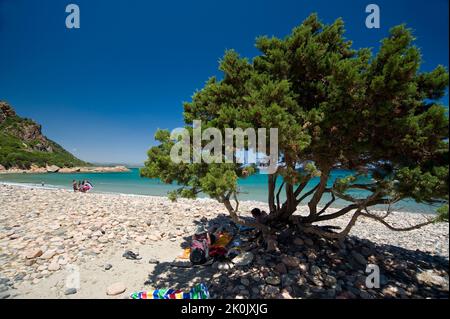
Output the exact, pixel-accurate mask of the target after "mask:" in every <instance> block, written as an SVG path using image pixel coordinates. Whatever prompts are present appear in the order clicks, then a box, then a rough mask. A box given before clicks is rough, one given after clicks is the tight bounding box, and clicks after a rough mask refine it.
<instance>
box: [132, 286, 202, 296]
mask: <svg viewBox="0 0 450 319" xmlns="http://www.w3.org/2000/svg"><path fill="white" fill-rule="evenodd" d="M130 298H131V299H209V291H208V288H207V287H206V285H205V284H203V283H202V284H198V285H196V286H195V287H193V288H191V290H190V291H189V292H183V291H182V290H179V289H177V290H175V289H156V290H153V291H140V292H135V293H132V294H131V295H130Z"/></svg>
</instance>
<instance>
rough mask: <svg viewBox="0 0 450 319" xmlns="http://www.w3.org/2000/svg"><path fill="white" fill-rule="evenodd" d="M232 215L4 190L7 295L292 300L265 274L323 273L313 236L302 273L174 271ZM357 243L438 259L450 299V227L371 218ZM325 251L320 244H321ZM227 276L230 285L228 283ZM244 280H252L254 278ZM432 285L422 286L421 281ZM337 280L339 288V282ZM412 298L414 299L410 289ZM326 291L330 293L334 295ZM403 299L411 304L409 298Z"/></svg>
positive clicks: (357, 231)
mask: <svg viewBox="0 0 450 319" xmlns="http://www.w3.org/2000/svg"><path fill="white" fill-rule="evenodd" d="M241 207H242V208H241V211H242V212H243V213H242V214H248V215H249V211H250V209H251V208H253V207H261V208H266V207H265V204H263V203H258V202H250V201H247V202H242V203H241ZM300 213H301V210H300ZM218 216H219V217H218ZM225 216H227V211H226V209H225V208H224V207H223V205H222V204H220V203H217V202H216V201H213V200H209V199H198V200H185V199H182V200H178V201H177V202H171V201H169V200H168V199H167V198H165V197H151V196H132V195H120V194H98V193H97V194H96V193H90V194H82V193H73V192H70V191H67V190H60V189H41V188H31V187H22V186H16V185H14V186H13V185H6V184H0V296H1V297H2V298H128V297H129V294H130V293H132V292H136V291H141V290H152V289H157V288H180V289H184V290H186V289H189V288H190V287H192V286H193V285H194V284H195V283H200V282H208V283H210V284H211V285H212V286H214V285H216V286H215V287H216V288H214V287H213V288H212V293H215V295H213V297H216V298H254V297H269V296H271V297H274V296H275V295H276V296H278V295H281V296H287V295H289V293H291V294H293V292H292V291H289V289H287V290H286V289H283V287H284V286H285V285H284V283H283V282H281V284H280V283H278V285H279V287H278V286H277V284H276V283H275V285H272V284H271V285H270V286H269V288H271V287H274V286H275V288H273V289H272V288H271V289H267V288H266V287H265V285H267V282H266V283H262V282H261V281H262V280H263V279H261V278H264V274H265V273H264V269H265V268H264V267H266V268H268V270H267V271H268V272H269V274H270V275H272V271H273V269H271V266H275V267H274V268H275V269H276V273H274V274H273V275H274V277H276V276H279V277H280V278H281V279H282V281H283V280H284V279H283V278H287V277H286V276H292V278H294V279H293V280H295V281H296V282H297V284H298V285H301V283H300V281H301V280H300V279H299V278H300V277H302V276H301V273H302V267H301V266H299V265H301V264H302V263H303V260H305V262H304V263H307V264H308V265H307V266H308V267H309V268H308V269H310V271H307V273H306V274H304V276H303V277H304V278H306V279H308V278H309V275H308V273H309V272H311V271H313V270H314V269H315V268H314V267H315V266H314V264H313V261H311V260H315V258H312V257H310V256H309V255H308V254H309V251H308V249H307V248H308V246H310V245H309V243H308V242H307V239H306V238H304V239H300V238H299V240H298V241H297V242H296V244H297V245H298V246H301V245H305V247H306V248H305V249H303V248H302V249H303V250H298V251H296V252H295V254H294V253H293V254H294V257H292V258H297V259H298V260H299V261H300V262H299V263H296V266H295V267H297V268H298V267H300V270H298V269H291V268H290V266H291V265H290V263H289V262H285V264H287V266H288V267H287V270H286V267H284V268H283V269H281V268H282V267H280V266H279V264H274V263H273V261H270V260H266V262H264V260H260V259H259V256H256V258H255V262H254V263H255V264H256V265H260V264H261V267H262V268H261V269H263V268H264V269H263V270H261V274H260V275H255V272H254V271H255V269H256V268H255V267H253V268H251V267H250V268H248V267H247V268H244V269H239V267H234V268H233V269H228V270H227V269H225V270H224V269H223V267H222V269H218V267H217V266H215V267H213V266H210V267H206V266H205V267H198V268H196V267H194V268H179V267H174V266H173V264H172V262H173V261H174V260H176V258H177V256H180V255H181V254H182V252H183V248H182V247H184V246H183V244H185V243H186V239H187V238H189V237H190V236H191V235H192V234H193V232H194V230H195V228H196V225H197V224H198V223H199V222H201V221H203V222H207V223H215V222H217V223H220V220H221V219H223V220H226V217H225ZM389 218H391V219H390V221H391V222H392V223H394V225H396V226H409V225H412V224H415V223H418V222H420V221H423V216H421V215H418V214H409V213H393V214H392V216H391V217H389ZM347 220H348V218H347V217H343V218H340V219H338V220H334V221H332V224H333V225H340V226H342V225H345V223H346V221H347ZM350 235H352V236H354V238H356V240H361V241H363V242H365V241H366V240H370V244H368V245H369V246H368V247H369V248H370V247H372V248H370V249H373V250H377V249H378V248H376V247H380V246H383V247H384V246H389V247H396V248H399V249H402V250H404V251H405V252H406V253H405V254H413V253H420V254H422V255H423V256H425V257H424V258H425V259H426V260H428V259H430V260H432V261H430V267H426V266H424V267H422V268H424V269H428V271H429V272H431V273H428V275H430V276H431V277H432V279H429V280H428V281H429V282H428V284H430V282H431V284H432V285H434V286H436V285H437V286H439V287H440V288H439V289H441V290H439V291H440V293H441V292H443V293H445V291H446V292H447V294H448V256H449V246H448V245H449V225H448V223H439V224H433V225H429V226H426V227H424V228H422V229H418V230H414V231H411V232H401V233H399V232H392V231H390V230H388V229H386V228H385V227H384V226H383V225H381V224H378V223H376V222H374V221H372V220H365V219H363V218H361V219H360V220H359V221H358V223H357V225H356V226H355V227H354V228H353V230H352V232H351V234H350ZM315 244H317V242H315V243H313V245H315ZM348 245H352V244H348ZM355 245H356V244H355ZM311 247H312V246H311ZM349 247H350V246H348V247H347V250H348V251H349V253H350V252H352V251H353V250H352V249H350V248H349ZM299 249H300V248H299ZM330 249H331V248H330ZM127 250H131V251H133V252H135V253H138V254H139V256H140V257H139V260H129V259H126V258H124V257H122V254H123V253H124V252H125V251H127ZM352 253H353V252H352ZM377 253H378V252H377ZM377 253H374V254H375V255H376V254H377ZM255 254H256V253H255ZM286 254H288V253H287V252H284V253H283V255H282V256H284V255H286ZM353 255H356V254H355V253H353ZM368 255H370V253H368ZM422 255H421V256H422ZM368 258H369V260H370V257H368ZM427 258H428V259H427ZM425 259H424V260H425ZM317 260H320V258H318V259H317ZM405 260H406V259H405ZM435 260H439V262H438V264H439V263H440V264H439V265H441V264H444V265H445V263H446V264H447V267H446V268H445V266H442V267H444V268H442V267H441V268H439V267H440V266H439V267H438V268H439V269H437V270H434V268H435V267H436V265H437V264H435ZM317 262H319V261H317ZM412 263H413V262H412ZM425 263H428V261H427V262H425ZM291 264H292V262H291ZM406 264H407V265H406V266H405V267H407V268H408V267H410V266H408V265H409V264H408V260H407V262H406ZM277 267H278V268H277ZM230 268H231V267H230ZM325 268H327V267H325V266H324V267H322V268H321V269H322V272H323V273H322V275H318V276H319V277H320V278H322V279H323V282H324V287H327V279H328V278H329V277H332V278H335V277H336V278H337V284H338V285H339V284H340V282H339V280H341V281H342V284H341V286H343V287H345V285H346V284H348V280H347V279H348V278H347V277H348V274H347V275H345V276H344V275H342V274H341V275H342V276H344V277H343V278H342V279H339V278H340V277H339V271H337V270H336V271H334V270H332V271H331V272H328V271H326V270H325ZM394 268H395V267H394ZM74 269H76V273H77V275H78V276H79V284H77V287H76V292H74V291H68V288H71V287H69V285H70V283H68V281H70V280H72V279H71V276H72V277H73V274H74V272H73V271H74ZM258 269H259V268H258ZM405 269H406V268H405ZM408 269H409V268H408ZM285 270H286V271H285ZM400 270H401V269H400ZM355 271H356V273H357V274H359V275H361V270H360V269H359V270H358V271H359V272H358V271H357V270H355ZM433 271H434V273H433ZM325 273H326V274H325ZM224 275H226V276H227V279H224V278H223V276H224ZM242 275H248V276H250V277H251V278H250V277H249V278H250V279H249V280H247V279H245V280H244V279H243V277H242ZM415 275H418V273H415ZM283 276H285V277H283ZM342 276H341V277H342ZM439 278H441V281H439ZM224 280H227V281H226V282H227V283H229V285H230V287H231V288H230V287H228V288H227V289H225V288H224V289H223V291H222V292H220V291H219V290H218V289H217V286H220V285H221V284H222V283H223V282H224ZM236 280H237V281H236ZM308 280H309V279H308ZM330 280H331V279H330ZM331 281H333V280H331ZM419 281H420V280H419ZM423 281H424V279H423V278H422V280H421V281H420V282H423ZM333 282H334V285H335V286H336V281H333ZM399 285H400V284H399ZM405 285H406V284H405ZM415 285H416V286H417V285H418V284H417V283H415ZM317 286H319V287H322V286H321V285H317ZM391 286H392V284H391ZM418 287H419V288H418V289H419V291H417V289H416V291H414V289H412V292H411V294H407V293H406V294H405V295H404V297H414V296H416V297H417V296H420V295H421V292H420V285H419V286H418ZM340 288H342V287H340ZM258 289H260V290H264V294H263V293H262V292H258ZM324 289H325V288H324ZM332 289H334V290H335V292H334V293H335V294H339V293H340V290H339V289H337V288H336V287H334V288H332ZM433 289H434V288H433ZM291 290H292V289H291ZM341 290H342V289H341ZM344 290H345V289H344ZM394 290H395V289H394ZM405 290H406V291H407V292H409V288H408V287H405ZM267 291H268V292H267ZM312 291H313V292H314V289H312ZM324 291H326V292H327V293H330V289H325V290H324ZM324 293H325V292H324ZM331 293H332V292H331ZM368 293H369V294H370V293H371V291H369V292H368ZM354 294H356V292H354ZM374 294H375V292H374ZM383 294H384V295H386V294H387V292H385V291H383ZM394 294H395V292H394ZM399 294H400V296H401V294H402V291H400V292H399ZM430 294H431V292H430ZM276 296H275V297H276ZM331 297H333V296H331ZM356 297H364V295H362V296H356Z"/></svg>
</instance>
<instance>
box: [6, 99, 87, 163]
mask: <svg viewBox="0 0 450 319" xmlns="http://www.w3.org/2000/svg"><path fill="white" fill-rule="evenodd" d="M55 165H56V166H58V167H74V166H88V165H89V164H88V163H86V162H83V161H81V160H79V159H78V158H76V157H75V156H73V155H72V154H71V153H69V152H68V151H66V150H65V149H64V148H63V147H61V146H60V145H58V144H57V143H55V142H53V141H52V140H50V139H48V138H47V137H45V136H44V135H43V134H42V130H41V125H39V124H37V123H35V122H34V121H32V120H30V119H26V118H22V117H20V116H18V115H17V114H16V112H15V111H14V109H13V108H12V107H11V106H10V105H9V104H8V103H6V102H2V101H0V170H1V169H9V168H17V169H29V168H31V167H32V166H33V167H48V166H55Z"/></svg>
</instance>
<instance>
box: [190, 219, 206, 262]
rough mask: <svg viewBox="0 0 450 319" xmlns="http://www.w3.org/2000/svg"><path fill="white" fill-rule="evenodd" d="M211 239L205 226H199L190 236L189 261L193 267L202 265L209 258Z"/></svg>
mask: <svg viewBox="0 0 450 319" xmlns="http://www.w3.org/2000/svg"><path fill="white" fill-rule="evenodd" d="M210 245H211V237H210V235H209V232H208V231H207V230H206V228H205V226H203V225H199V226H198V227H197V230H196V231H195V234H194V235H193V236H192V243H191V253H190V256H189V259H190V260H191V262H192V263H193V264H194V265H199V264H204V263H205V262H206V261H207V259H208V257H209V246H210Z"/></svg>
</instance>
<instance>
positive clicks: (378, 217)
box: [361, 213, 434, 231]
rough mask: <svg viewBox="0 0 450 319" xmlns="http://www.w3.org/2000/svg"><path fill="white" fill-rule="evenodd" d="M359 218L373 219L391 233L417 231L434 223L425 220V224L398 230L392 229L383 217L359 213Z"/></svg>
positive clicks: (432, 220) (431, 220) (396, 228)
mask: <svg viewBox="0 0 450 319" xmlns="http://www.w3.org/2000/svg"><path fill="white" fill-rule="evenodd" d="M361 216H364V217H367V218H371V219H374V220H376V221H378V222H380V223H381V224H383V225H384V226H386V227H387V228H389V229H390V230H392V231H410V230H414V229H419V228H422V227H424V226H426V225H429V224H432V223H434V219H430V220H427V221H426V222H423V223H420V224H417V225H414V226H410V227H404V228H398V227H394V226H392V225H390V224H389V223H387V222H386V221H385V220H384V218H383V217H380V216H376V215H373V214H367V213H361Z"/></svg>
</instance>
